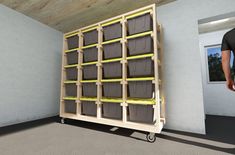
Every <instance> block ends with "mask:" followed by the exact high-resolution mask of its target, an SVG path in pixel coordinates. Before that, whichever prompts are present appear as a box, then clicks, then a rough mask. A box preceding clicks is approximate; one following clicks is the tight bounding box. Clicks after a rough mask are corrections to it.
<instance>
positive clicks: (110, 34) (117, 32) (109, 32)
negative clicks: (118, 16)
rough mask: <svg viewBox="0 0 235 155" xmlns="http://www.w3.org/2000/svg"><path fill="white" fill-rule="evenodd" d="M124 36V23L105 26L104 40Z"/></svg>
mask: <svg viewBox="0 0 235 155" xmlns="http://www.w3.org/2000/svg"><path fill="white" fill-rule="evenodd" d="M121 37H122V25H121V23H120V22H118V23H115V24H112V25H108V26H105V27H104V40H105V41H107V40H111V39H116V38H121Z"/></svg>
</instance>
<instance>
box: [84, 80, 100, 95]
mask: <svg viewBox="0 0 235 155" xmlns="http://www.w3.org/2000/svg"><path fill="white" fill-rule="evenodd" d="M82 96H84V97H96V96H97V87H96V83H95V82H94V83H83V84H82Z"/></svg>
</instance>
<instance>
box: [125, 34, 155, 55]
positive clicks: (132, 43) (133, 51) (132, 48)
mask: <svg viewBox="0 0 235 155" xmlns="http://www.w3.org/2000/svg"><path fill="white" fill-rule="evenodd" d="M146 53H153V41H152V38H151V36H144V37H138V38H133V39H130V40H128V55H129V56H134V55H141V54H146Z"/></svg>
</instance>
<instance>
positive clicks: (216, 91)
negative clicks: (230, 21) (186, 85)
mask: <svg viewBox="0 0 235 155" xmlns="http://www.w3.org/2000/svg"><path fill="white" fill-rule="evenodd" d="M228 31H229V30H223V31H217V32H211V33H205V34H201V35H200V37H199V39H200V52H201V58H202V59H201V60H202V61H201V64H202V77H203V90H204V91H203V92H204V105H205V112H206V114H210V115H222V116H235V110H234V109H235V104H234V99H235V93H234V92H232V91H229V90H228V89H227V88H226V85H225V82H220V83H208V69H207V62H206V57H207V53H206V51H205V46H210V45H216V44H221V41H222V38H223V35H224V34H225V33H226V32H228Z"/></svg>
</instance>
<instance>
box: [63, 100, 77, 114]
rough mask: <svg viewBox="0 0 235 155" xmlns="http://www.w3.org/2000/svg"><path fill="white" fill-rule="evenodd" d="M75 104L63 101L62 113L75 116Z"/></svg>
mask: <svg viewBox="0 0 235 155" xmlns="http://www.w3.org/2000/svg"><path fill="white" fill-rule="evenodd" d="M76 109H77V106H76V102H75V101H70V100H65V101H64V112H65V113H71V114H76V111H77V110H76Z"/></svg>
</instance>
